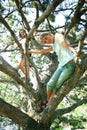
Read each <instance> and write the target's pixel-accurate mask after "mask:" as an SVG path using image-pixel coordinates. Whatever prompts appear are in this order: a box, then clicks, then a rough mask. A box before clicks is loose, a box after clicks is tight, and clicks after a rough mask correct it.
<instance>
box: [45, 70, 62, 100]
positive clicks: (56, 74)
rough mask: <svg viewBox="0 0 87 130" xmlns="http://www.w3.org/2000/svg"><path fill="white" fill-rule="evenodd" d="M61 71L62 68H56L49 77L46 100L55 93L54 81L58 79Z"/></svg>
mask: <svg viewBox="0 0 87 130" xmlns="http://www.w3.org/2000/svg"><path fill="white" fill-rule="evenodd" d="M61 73H62V68H57V70H56V71H55V72H54V74H53V76H52V77H51V79H50V80H49V82H48V83H47V99H48V101H50V100H51V98H52V97H53V96H54V94H55V87H56V83H57V80H58V78H59V76H60V74H61Z"/></svg>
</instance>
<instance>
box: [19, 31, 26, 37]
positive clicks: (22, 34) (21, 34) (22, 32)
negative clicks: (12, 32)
mask: <svg viewBox="0 0 87 130" xmlns="http://www.w3.org/2000/svg"><path fill="white" fill-rule="evenodd" d="M20 37H21V38H25V37H26V33H25V31H24V30H21V31H20Z"/></svg>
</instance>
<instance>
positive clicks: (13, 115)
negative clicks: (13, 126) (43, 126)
mask: <svg viewBox="0 0 87 130" xmlns="http://www.w3.org/2000/svg"><path fill="white" fill-rule="evenodd" d="M0 106H1V107H0V115H2V116H5V117H8V118H10V119H12V120H13V121H14V122H15V123H17V124H19V125H21V126H23V127H24V128H26V127H27V126H28V128H32V129H35V127H36V130H38V129H39V125H38V123H37V122H36V121H35V120H34V119H32V118H31V117H29V116H28V115H27V114H25V113H23V112H22V111H20V110H19V109H18V108H16V107H14V106H12V105H10V104H9V103H6V102H5V101H4V100H2V99H1V98H0Z"/></svg>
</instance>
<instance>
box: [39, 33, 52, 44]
mask: <svg viewBox="0 0 87 130" xmlns="http://www.w3.org/2000/svg"><path fill="white" fill-rule="evenodd" d="M41 42H42V43H44V44H52V43H54V38H53V36H52V35H51V34H47V35H45V36H43V37H42V38H41Z"/></svg>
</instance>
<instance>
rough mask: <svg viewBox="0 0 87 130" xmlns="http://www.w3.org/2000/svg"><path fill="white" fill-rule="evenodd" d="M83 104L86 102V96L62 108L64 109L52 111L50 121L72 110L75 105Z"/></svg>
mask: <svg viewBox="0 0 87 130" xmlns="http://www.w3.org/2000/svg"><path fill="white" fill-rule="evenodd" d="M83 104H87V98H86V97H85V98H84V99H82V100H79V101H78V102H76V103H74V104H73V105H71V106H70V107H67V108H64V109H58V110H56V111H55V112H54V114H53V116H52V118H51V121H52V120H54V119H56V118H57V117H59V116H62V115H64V114H66V113H70V112H71V111H72V110H74V109H76V108H77V107H79V106H81V105H83Z"/></svg>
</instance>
